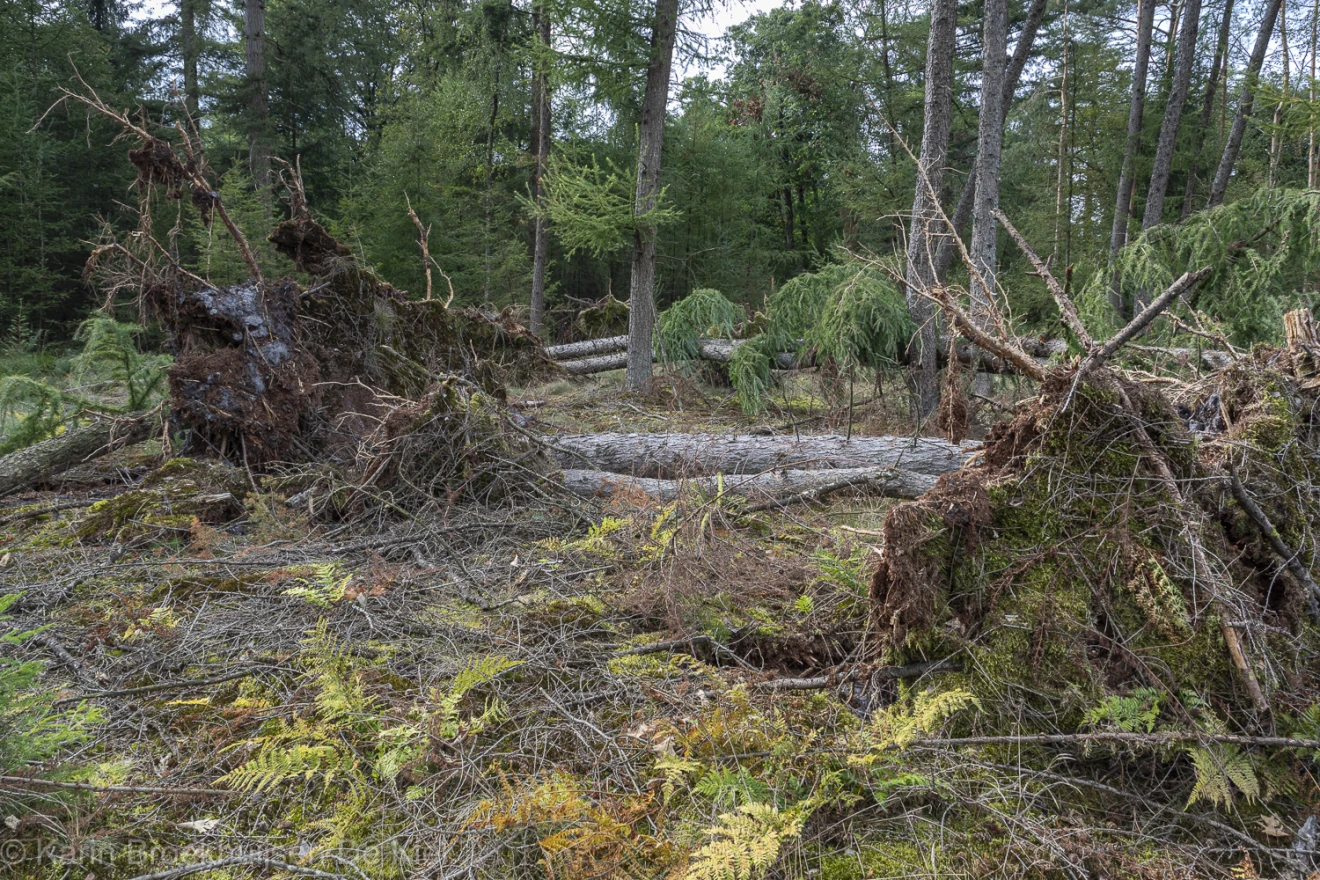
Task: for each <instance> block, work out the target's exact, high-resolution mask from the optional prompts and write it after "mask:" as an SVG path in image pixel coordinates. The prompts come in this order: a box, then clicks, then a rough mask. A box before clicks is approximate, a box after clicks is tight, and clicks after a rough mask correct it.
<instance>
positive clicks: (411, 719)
mask: <svg viewBox="0 0 1320 880" xmlns="http://www.w3.org/2000/svg"><path fill="white" fill-rule="evenodd" d="M321 572H322V575H323V577H319V578H318V579H317V583H316V585H315V593H316V595H317V596H318V597H322V598H323V597H324V591H325V589H335V588H337V589H339V592H340V594H341V595H342V592H343V591H342V585H343V583H345V582H346V581H344V580H343V579H341V578H340V577H339V575H338V573H337V569H336V567H335V566H334V565H333V564H332V565H329V566H324V567H322V569H321ZM327 585H328V587H327ZM309 589H312V588H310V587H309ZM304 645H305V648H304V652H303V655H302V658H301V659H302V664H303V667H304V673H303V675H304V677H305V679H306V680H307V681H308V683H309V684H310V685H311V686H312V687H313V688H314V689H315V692H316V697H315V709H314V711H313V712H311V713H309V714H305V715H296V716H294V717H293V718H292V719H284V718H277V719H275V720H273V721H271V722H269V723H268V724H267V725H266V727H265V728H264V729H263V731H262V732H261V734H260V735H259V736H258V737H256V738H255V739H254V740H252V741H251V742H250V743H248V744H245V745H248V746H249V747H251V746H255V754H253V755H252V757H251V758H249V759H248V760H247V761H246V762H244V763H243V764H242V765H241V766H240V767H238V768H237V769H235V770H233V771H231V772H230V773H228V774H226V775H225V776H224V777H223V779H222V781H223V782H224V783H225V784H227V785H230V786H232V787H234V788H236V789H239V790H243V791H268V790H271V789H273V788H276V787H278V786H282V785H285V784H288V783H292V782H302V783H308V782H311V781H316V782H317V783H318V784H319V785H320V786H321V787H323V788H326V789H329V788H330V787H331V786H342V787H345V788H347V789H349V790H359V789H364V788H367V787H369V786H370V785H372V784H376V783H381V782H383V783H393V782H394V780H395V779H396V778H397V777H398V775H399V774H400V772H401V771H403V770H404V769H405V768H407V767H409V766H413V765H416V764H418V763H421V762H424V760H425V758H426V754H427V750H428V747H429V745H430V744H431V743H432V742H433V741H434V740H436V739H439V740H442V741H446V742H452V741H455V740H458V739H460V738H462V737H465V736H474V735H476V734H478V733H480V732H481V731H482V730H484V729H485V728H486V727H488V726H490V725H493V724H496V723H498V722H499V721H501V720H502V719H503V718H504V717H505V714H506V710H505V708H504V706H503V705H502V704H501V703H500V702H499V701H498V700H494V699H492V700H488V701H487V702H486V703H485V705H484V707H483V709H482V710H481V711H480V712H479V713H476V714H465V713H464V711H463V703H464V701H465V698H467V697H468V695H469V694H470V693H471V692H472V691H473V690H475V689H476V688H479V687H481V686H482V685H485V684H488V683H490V682H491V681H493V680H495V679H496V678H497V677H499V676H500V675H502V674H503V673H504V672H506V671H508V670H509V669H512V668H514V667H515V666H517V665H518V663H517V661H514V660H510V659H508V658H505V657H498V656H482V657H476V658H474V659H472V660H471V661H469V662H468V663H467V664H466V665H465V666H464V667H463V668H462V669H461V670H460V671H459V672H458V674H457V675H455V676H454V679H453V681H452V682H450V684H449V686H448V687H447V688H444V689H436V690H435V691H433V692H432V693H431V695H430V699H429V700H427V701H426V702H425V703H423V704H421V705H410V706H409V707H408V708H407V710H406V711H404V712H402V713H401V714H396V712H395V710H394V709H393V708H392V707H391V706H390V705H389V703H388V702H387V700H386V697H385V696H384V695H378V694H375V693H372V692H369V691H368V688H367V681H368V679H369V677H370V675H369V674H370V672H371V671H372V670H371V664H370V663H369V662H368V661H365V660H362V659H360V658H358V657H356V656H354V655H353V654H352V653H350V651H349V649H348V648H347V647H346V646H345V645H343V644H342V643H341V642H340V641H339V639H337V638H336V637H335V636H334V635H333V634H332V633H331V632H330V630H329V628H328V627H327V626H326V624H325V621H321V623H319V624H318V625H317V628H316V629H315V630H314V631H313V632H312V633H311V635H309V637H308V638H307V639H306V641H305V642H304Z"/></svg>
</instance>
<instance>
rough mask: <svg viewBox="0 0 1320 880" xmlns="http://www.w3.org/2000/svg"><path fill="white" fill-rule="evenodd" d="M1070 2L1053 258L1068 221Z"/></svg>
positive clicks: (1065, 18) (1061, 80) (1065, 7)
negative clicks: (1066, 204)
mask: <svg viewBox="0 0 1320 880" xmlns="http://www.w3.org/2000/svg"><path fill="white" fill-rule="evenodd" d="M1068 24H1069V22H1068V2H1067V0H1064V5H1063V70H1062V72H1061V74H1060V76H1059V146H1058V150H1057V152H1056V155H1055V161H1056V162H1057V164H1058V168H1057V171H1058V174H1057V175H1056V178H1055V181H1054V244H1053V247H1052V248H1051V250H1050V254H1051V256H1052V257H1053V258H1055V259H1057V258H1058V256H1059V248H1060V247H1061V246H1062V245H1063V240H1064V226H1065V224H1066V222H1067V220H1066V215H1065V213H1064V198H1063V193H1064V190H1065V189H1066V188H1067V183H1068V58H1069V55H1070V54H1071V53H1070V50H1071V49H1072V37H1071V35H1070V34H1069V32H1068Z"/></svg>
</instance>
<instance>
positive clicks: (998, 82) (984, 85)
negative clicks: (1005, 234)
mask: <svg viewBox="0 0 1320 880" xmlns="http://www.w3.org/2000/svg"><path fill="white" fill-rule="evenodd" d="M982 42H983V43H984V45H985V60H984V62H983V65H982V72H981V120H980V126H979V132H978V140H977V152H976V184H975V185H976V208H975V210H974V211H973V213H972V248H971V254H972V266H973V267H974V268H975V269H976V272H975V273H973V275H972V279H971V286H970V292H971V298H972V301H971V314H972V320H973V321H975V322H976V325H977V326H978V327H980V328H981V329H982V330H985V331H987V332H989V331H990V325H991V319H990V315H991V309H992V306H991V303H992V302H993V300H994V296H995V269H996V253H995V242H996V239H997V238H998V235H999V225H998V223H997V222H996V221H995V211H996V210H998V209H999V161H1000V157H1001V155H1002V153H1003V148H1004V110H1003V104H1004V59H1005V56H1006V54H1007V52H1008V2H1007V0H985V24H984V28H983V39H982ZM985 390H986V391H988V390H989V389H988V388H986V389H985ZM977 393H983V391H982V389H979V388H978V389H977Z"/></svg>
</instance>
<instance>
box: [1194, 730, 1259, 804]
mask: <svg viewBox="0 0 1320 880" xmlns="http://www.w3.org/2000/svg"><path fill="white" fill-rule="evenodd" d="M1187 753H1188V754H1189V755H1190V756H1191V758H1192V764H1193V766H1194V768H1195V770H1196V785H1195V786H1194V787H1193V788H1192V793H1191V795H1190V796H1189V797H1188V798H1187V806H1189V807H1190V806H1191V805H1192V804H1195V803H1198V802H1200V801H1206V802H1208V803H1210V804H1211V805H1212V806H1216V807H1217V806H1220V805H1221V804H1222V805H1223V806H1224V807H1225V808H1227V809H1229V810H1232V809H1233V797H1234V792H1236V793H1237V794H1239V795H1241V796H1242V797H1244V798H1246V800H1247V803H1255V802H1256V801H1257V800H1259V799H1260V796H1261V785H1260V780H1259V779H1258V778H1257V776H1256V768H1255V766H1254V765H1253V763H1252V760H1251V757H1250V756H1249V755H1247V754H1245V753H1243V752H1242V751H1241V750H1240V749H1239V748H1238V747H1237V746H1234V745H1225V744H1221V743H1212V744H1209V745H1204V746H1193V747H1192V748H1190V749H1188V750H1187Z"/></svg>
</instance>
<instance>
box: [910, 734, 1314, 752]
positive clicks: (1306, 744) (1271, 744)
mask: <svg viewBox="0 0 1320 880" xmlns="http://www.w3.org/2000/svg"><path fill="white" fill-rule="evenodd" d="M1087 743H1137V744H1139V745H1150V746H1162V745H1181V744H1185V743H1190V744H1194V745H1204V744H1205V743H1215V744H1218V745H1229V746H1257V747H1260V748H1280V749H1308V750H1311V749H1320V739H1296V738H1294V737H1288V736H1248V735H1246V734H1235V733H1202V732H1201V731H1196V730H1188V731H1163V732H1160V733H1129V732H1127V731H1122V730H1112V731H1110V730H1107V731H1099V732H1096V733H1024V734H1017V735H1013V734H1007V735H1003V736H958V737H946V738H939V739H922V740H917V741H916V742H915V743H913V745H914V746H942V747H947V748H956V747H959V746H1031V745H1085V744H1087Z"/></svg>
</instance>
